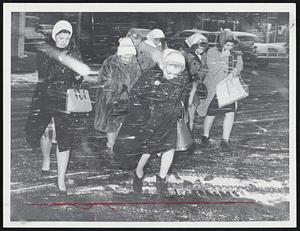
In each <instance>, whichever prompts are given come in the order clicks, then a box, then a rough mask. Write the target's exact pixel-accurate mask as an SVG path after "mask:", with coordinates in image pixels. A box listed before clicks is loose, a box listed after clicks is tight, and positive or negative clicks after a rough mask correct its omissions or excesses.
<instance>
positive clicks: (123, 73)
mask: <svg viewBox="0 0 300 231" xmlns="http://www.w3.org/2000/svg"><path fill="white" fill-rule="evenodd" d="M140 76H141V69H140V66H139V65H138V63H137V60H136V59H135V58H134V59H133V61H132V62H131V63H130V64H127V65H124V64H123V63H122V62H121V61H120V59H119V57H118V56H117V55H112V56H110V57H108V58H107V59H106V60H105V61H104V62H103V65H102V67H101V69H100V71H99V75H98V80H97V84H98V85H99V88H98V90H97V93H96V101H95V120H94V127H95V129H96V130H98V131H102V132H116V131H117V129H118V128H119V127H120V125H121V123H122V122H123V121H124V116H112V115H111V110H112V104H113V102H114V101H115V100H116V99H117V98H118V96H119V95H120V93H121V92H122V89H123V85H125V86H126V87H127V90H128V92H129V93H130V90H131V88H132V86H133V84H134V83H135V82H136V81H137V80H138V78H139V77H140ZM128 97H129V96H128V94H122V96H121V97H120V99H126V98H128Z"/></svg>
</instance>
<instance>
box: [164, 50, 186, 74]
mask: <svg viewBox="0 0 300 231" xmlns="http://www.w3.org/2000/svg"><path fill="white" fill-rule="evenodd" d="M171 63H172V64H177V65H180V66H181V67H182V71H183V70H184V68H185V59H184V56H183V55H182V53H181V52H180V51H177V50H174V49H165V50H164V51H163V52H162V55H161V60H160V62H159V67H160V69H161V70H163V69H164V68H165V67H166V66H167V65H168V64H171Z"/></svg>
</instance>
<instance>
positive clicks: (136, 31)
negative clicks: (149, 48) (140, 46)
mask: <svg viewBox="0 0 300 231" xmlns="http://www.w3.org/2000/svg"><path fill="white" fill-rule="evenodd" d="M150 31H151V30H150V29H144V28H131V29H130V30H129V31H128V32H127V34H126V37H129V36H130V35H132V34H137V35H139V36H140V37H142V39H146V37H147V35H148V34H149V32H150Z"/></svg>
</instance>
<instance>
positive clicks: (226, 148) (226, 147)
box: [220, 139, 231, 152]
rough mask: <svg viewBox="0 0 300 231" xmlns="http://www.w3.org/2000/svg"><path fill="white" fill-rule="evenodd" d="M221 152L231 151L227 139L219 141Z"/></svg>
mask: <svg viewBox="0 0 300 231" xmlns="http://www.w3.org/2000/svg"><path fill="white" fill-rule="evenodd" d="M220 149H221V152H231V148H230V147H229V144H228V141H226V140H224V139H222V140H221V142H220Z"/></svg>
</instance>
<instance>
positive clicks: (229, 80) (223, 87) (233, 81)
mask: <svg viewBox="0 0 300 231" xmlns="http://www.w3.org/2000/svg"><path fill="white" fill-rule="evenodd" d="M216 94H217V99H218V103H219V108H222V107H224V106H226V105H229V104H232V103H234V102H236V101H238V100H240V99H243V98H246V97H247V96H248V95H249V91H248V86H247V85H246V84H244V82H243V80H242V79H241V78H240V77H232V76H228V77H226V78H225V79H224V80H222V81H220V82H219V83H218V84H217V87H216Z"/></svg>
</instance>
